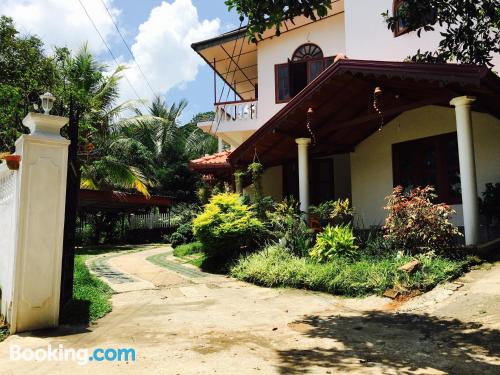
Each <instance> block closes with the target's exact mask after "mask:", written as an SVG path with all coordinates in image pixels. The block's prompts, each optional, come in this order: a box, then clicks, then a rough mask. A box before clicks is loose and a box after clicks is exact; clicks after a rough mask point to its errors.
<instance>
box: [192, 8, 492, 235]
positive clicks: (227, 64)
mask: <svg viewBox="0 0 500 375" xmlns="http://www.w3.org/2000/svg"><path fill="white" fill-rule="evenodd" d="M399 3H400V1H398V0H396V1H392V0H380V1H359V0H344V1H342V0H340V1H334V2H333V6H332V10H331V11H330V13H329V14H328V16H327V17H325V18H323V19H321V20H319V21H317V22H311V21H310V20H308V19H306V18H300V19H299V18H297V19H295V20H294V23H291V22H286V23H284V24H283V26H282V32H281V35H280V36H279V37H277V36H275V35H274V30H270V31H268V32H266V33H265V34H264V36H263V40H261V41H259V42H258V43H257V44H252V43H248V39H247V34H246V29H244V28H242V29H238V30H235V31H232V32H229V33H226V34H223V35H221V36H219V37H217V38H213V39H210V40H206V41H201V42H199V43H195V44H193V49H194V50H195V51H196V52H197V53H198V54H199V55H200V56H202V57H203V59H204V60H205V61H206V62H207V63H208V64H210V66H211V67H212V68H213V70H214V77H215V76H218V77H219V81H221V80H222V81H224V85H223V87H220V86H221V85H220V84H219V85H218V86H219V87H217V84H216V83H215V82H216V80H214V93H213V95H214V103H215V112H216V116H215V119H214V120H213V121H209V122H203V123H200V124H199V125H198V126H199V127H200V128H201V129H202V130H204V131H205V132H207V133H210V134H213V135H214V136H216V137H218V138H219V145H220V150H219V151H220V152H221V153H220V154H218V155H216V156H215V159H211V158H205V159H204V158H202V159H199V160H197V161H193V163H192V166H193V168H195V169H197V170H199V171H200V172H202V173H206V174H210V173H212V172H211V169H213V168H214V167H213V165H214V164H213V163H212V166H211V165H210V164H211V163H210V162H207V161H206V160H209V159H210V160H212V161H213V160H217V161H218V163H217V173H218V174H219V175H220V168H226V170H227V171H235V170H237V169H238V168H244V167H245V165H247V164H248V163H251V162H252V161H253V160H255V159H257V160H259V161H260V162H261V163H262V164H263V165H264V167H265V168H266V169H265V172H264V175H263V187H264V192H265V193H266V194H267V195H270V196H272V197H273V198H275V199H282V198H283V197H285V196H290V195H292V196H296V197H297V198H298V199H299V200H300V202H301V207H302V209H303V210H304V211H307V207H308V206H309V205H310V204H317V203H320V202H321V201H325V200H328V199H337V198H345V197H347V198H350V199H351V200H352V203H353V206H354V207H355V209H356V211H357V213H358V220H357V225H359V226H361V227H366V228H367V227H370V226H374V225H381V224H382V223H383V220H384V218H385V216H386V213H385V212H384V210H383V206H384V203H385V197H386V196H387V195H388V194H389V193H390V192H391V191H392V188H393V187H394V186H397V185H403V186H404V187H406V188H411V187H414V186H423V185H433V186H435V187H436V191H437V193H438V197H439V199H440V200H441V201H443V202H446V203H449V204H451V205H452V206H453V208H454V209H455V210H456V211H457V215H456V216H455V218H454V221H455V223H456V224H457V225H460V226H464V228H465V233H466V242H467V243H468V244H477V243H478V242H479V241H480V240H481V238H480V234H479V232H480V222H479V213H478V204H477V196H479V195H480V194H481V193H482V192H483V191H484V189H485V184H486V183H496V182H500V120H499V118H500V80H499V78H498V77H497V76H496V75H495V74H494V73H492V72H491V71H490V70H488V69H487V68H485V67H478V66H470V65H456V64H417V63H409V62H403V61H404V60H405V58H406V57H407V56H409V55H411V54H413V53H415V51H417V50H418V49H420V50H432V49H434V48H435V47H436V45H437V43H438V41H439V34H438V31H436V32H434V33H423V34H422V37H421V38H419V37H418V36H417V35H416V33H412V32H407V31H406V30H405V29H404V25H400V26H399V27H398V29H397V30H396V31H395V32H392V31H391V30H388V29H387V25H386V23H385V22H384V20H383V17H382V16H381V13H382V12H384V11H386V10H388V9H389V10H392V11H397V7H398V5H399ZM496 61H499V58H498V56H496V57H495V60H494V62H496ZM207 94H208V93H207ZM224 150H226V151H224ZM222 159H223V160H222ZM204 160H205V161H204ZM214 173H215V172H214Z"/></svg>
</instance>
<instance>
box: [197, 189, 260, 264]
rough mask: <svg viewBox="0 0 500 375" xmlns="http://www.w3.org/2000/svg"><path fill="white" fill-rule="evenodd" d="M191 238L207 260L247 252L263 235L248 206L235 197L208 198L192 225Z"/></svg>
mask: <svg viewBox="0 0 500 375" xmlns="http://www.w3.org/2000/svg"><path fill="white" fill-rule="evenodd" d="M193 231H194V235H195V237H196V238H197V239H198V241H200V242H201V243H202V244H203V248H204V250H205V252H206V253H207V255H209V256H223V257H227V258H230V257H231V256H233V255H235V254H237V253H238V252H240V251H241V250H243V249H245V250H250V249H251V247H252V246H253V245H254V244H255V242H256V240H258V239H259V238H260V237H261V236H262V234H263V232H264V225H263V224H262V222H261V221H260V220H258V219H257V218H256V217H255V213H254V211H253V209H252V207H251V206H248V205H245V204H243V203H242V202H241V197H240V196H239V195H238V194H231V193H222V194H218V195H214V196H212V198H210V201H209V203H208V204H207V205H205V209H204V211H203V213H201V214H200V215H199V216H197V217H196V218H195V219H194V221H193Z"/></svg>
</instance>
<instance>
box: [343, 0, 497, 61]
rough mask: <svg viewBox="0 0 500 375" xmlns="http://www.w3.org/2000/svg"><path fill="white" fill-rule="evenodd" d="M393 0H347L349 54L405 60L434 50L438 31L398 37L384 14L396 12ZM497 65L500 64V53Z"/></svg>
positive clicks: (389, 59)
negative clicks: (393, 10) (390, 27)
mask: <svg viewBox="0 0 500 375" xmlns="http://www.w3.org/2000/svg"><path fill="white" fill-rule="evenodd" d="M392 4H393V0H345V1H344V10H345V26H346V29H345V33H346V55H347V56H348V57H349V58H351V59H360V60H388V61H402V60H404V59H405V58H406V57H407V56H410V55H414V54H415V53H416V52H417V51H418V49H420V50H421V51H434V50H436V47H437V46H438V44H439V40H440V39H441V36H440V35H439V28H438V27H436V30H435V31H430V32H422V33H421V37H420V38H419V37H418V36H417V33H416V32H411V33H406V34H403V35H400V36H398V37H394V34H393V32H392V30H390V29H388V28H387V23H386V22H385V21H384V18H383V17H382V13H383V12H385V11H387V10H389V14H392ZM493 64H494V65H495V66H500V54H497V55H496V56H495V57H494V60H493Z"/></svg>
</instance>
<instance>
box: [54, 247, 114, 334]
mask: <svg viewBox="0 0 500 375" xmlns="http://www.w3.org/2000/svg"><path fill="white" fill-rule="evenodd" d="M87 258H88V256H87V255H76V256H75V272H74V281H73V300H72V301H71V302H69V303H68V305H67V306H66V307H65V309H64V312H63V322H64V323H68V324H87V323H90V322H95V321H96V320H97V319H99V318H102V317H103V316H104V315H106V314H107V313H109V312H110V311H111V309H112V306H111V301H110V299H111V295H112V294H113V290H112V289H111V288H110V287H109V286H108V285H107V284H106V283H104V282H103V281H101V280H99V279H98V278H97V277H96V276H94V275H92V274H91V273H90V271H89V270H88V268H87V266H86V265H85V260H86V259H87Z"/></svg>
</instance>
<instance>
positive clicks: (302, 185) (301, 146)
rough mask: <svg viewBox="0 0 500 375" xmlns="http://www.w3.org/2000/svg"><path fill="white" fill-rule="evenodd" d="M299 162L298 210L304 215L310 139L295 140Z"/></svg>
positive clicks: (307, 208)
mask: <svg viewBox="0 0 500 375" xmlns="http://www.w3.org/2000/svg"><path fill="white" fill-rule="evenodd" d="M295 142H296V143H297V145H298V161H299V165H298V167H299V198H300V210H301V211H303V212H305V213H306V217H307V211H309V154H308V148H309V144H310V143H311V138H297V139H296V140H295Z"/></svg>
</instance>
